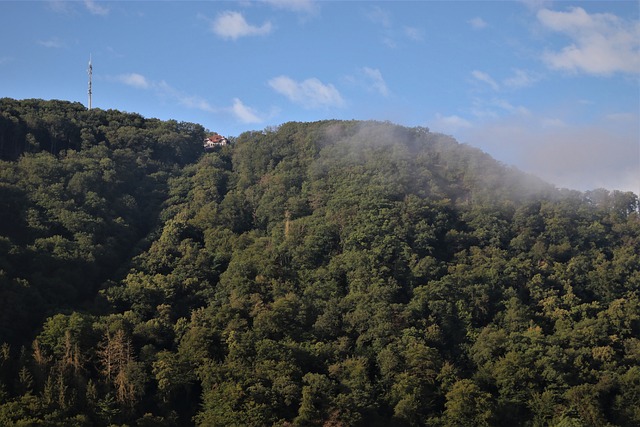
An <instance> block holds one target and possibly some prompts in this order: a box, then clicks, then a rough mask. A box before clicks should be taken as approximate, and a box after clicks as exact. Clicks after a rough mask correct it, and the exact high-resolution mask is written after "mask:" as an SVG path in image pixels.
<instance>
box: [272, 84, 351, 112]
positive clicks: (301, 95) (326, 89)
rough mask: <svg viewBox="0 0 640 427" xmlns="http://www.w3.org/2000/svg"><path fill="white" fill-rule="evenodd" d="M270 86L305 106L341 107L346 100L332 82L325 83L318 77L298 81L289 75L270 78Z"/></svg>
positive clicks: (292, 100)
mask: <svg viewBox="0 0 640 427" xmlns="http://www.w3.org/2000/svg"><path fill="white" fill-rule="evenodd" d="M269 86H271V88H272V89H274V90H275V91H276V92H278V93H279V94H281V95H284V96H286V97H287V98H288V99H289V100H290V101H291V102H294V103H296V104H298V105H301V106H303V107H305V108H319V107H341V106H343V105H344V100H343V99H342V96H341V95H340V92H338V90H337V89H336V88H335V87H334V86H333V85H332V84H330V83H329V84H324V83H322V82H321V81H320V80H318V79H316V78H310V79H307V80H304V81H302V82H296V81H295V80H293V79H291V78H290V77H287V76H279V77H275V78H273V79H271V80H269Z"/></svg>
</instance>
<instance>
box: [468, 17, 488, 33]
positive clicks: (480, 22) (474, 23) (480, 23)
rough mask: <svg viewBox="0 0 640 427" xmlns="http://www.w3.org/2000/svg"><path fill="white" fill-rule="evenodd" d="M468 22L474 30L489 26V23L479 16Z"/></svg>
mask: <svg viewBox="0 0 640 427" xmlns="http://www.w3.org/2000/svg"><path fill="white" fill-rule="evenodd" d="M467 23H469V25H471V28H473V29H474V30H482V29H483V28H487V26H488V25H489V24H487V23H486V21H485V20H484V19H482V18H480V17H479V16H476V17H475V18H472V19H470V20H468V21H467Z"/></svg>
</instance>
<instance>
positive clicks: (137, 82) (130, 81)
mask: <svg viewBox="0 0 640 427" xmlns="http://www.w3.org/2000/svg"><path fill="white" fill-rule="evenodd" d="M115 80H116V81H118V82H120V83H124V84H126V85H127V86H132V87H135V88H138V89H148V88H149V87H150V84H149V82H148V81H147V78H146V77H145V76H143V75H142V74H138V73H128V74H120V75H119V76H116V77H115Z"/></svg>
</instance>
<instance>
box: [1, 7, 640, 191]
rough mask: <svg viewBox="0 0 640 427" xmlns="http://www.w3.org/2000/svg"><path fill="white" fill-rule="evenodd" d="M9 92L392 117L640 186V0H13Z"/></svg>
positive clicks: (540, 167) (598, 181) (273, 122)
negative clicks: (89, 92)
mask: <svg viewBox="0 0 640 427" xmlns="http://www.w3.org/2000/svg"><path fill="white" fill-rule="evenodd" d="M0 37H1V39H2V40H3V43H1V44H0V97H9V98H15V99H28V98H41V99H63V100H69V101H77V102H81V103H83V104H85V105H87V104H88V99H87V98H88V96H87V86H88V75H87V68H88V63H89V60H91V64H92V70H93V74H92V83H93V97H92V104H93V107H94V108H101V109H118V110H122V111H128V112H136V113H139V114H141V115H143V116H145V117H156V118H160V119H163V120H167V119H175V120H178V121H187V122H195V123H200V124H202V125H203V126H204V127H205V128H206V129H208V130H210V131H215V132H218V133H220V134H222V135H225V136H238V135H239V134H241V133H242V132H244V131H249V130H262V129H265V128H270V127H274V126H278V125H279V124H282V123H285V122H289V121H305V122H306V121H316V120H324V119H344V120H351V119H356V120H388V121H391V122H393V123H397V124H400V125H403V126H410V127H413V126H423V127H428V128H429V129H431V131H434V132H441V133H445V134H448V135H451V136H453V137H454V138H456V139H457V140H458V141H459V142H461V143H465V144H469V145H471V146H474V147H477V148H480V149H481V150H483V151H485V152H487V153H488V154H490V155H491V156H493V157H494V158H496V159H497V160H499V161H501V162H503V163H505V164H508V165H513V166H515V167H517V168H519V169H521V170H523V171H525V172H528V173H532V174H534V175H537V176H539V177H541V178H543V179H545V180H546V181H548V182H550V183H552V184H555V185H556V186H557V187H559V188H570V189H576V190H581V191H585V190H590V189H594V188H607V189H610V190H613V189H617V190H623V191H633V192H635V193H637V194H640V2H638V1H635V0H634V1H602V2H598V1H545V0H529V1H515V0H514V1H480V0H476V1H393V2H392V1H381V2H374V1H314V0H264V1H246V0H243V1H135V0H130V1H115V0H114V1H98V0H85V1H81V0H76V1H6V0H0Z"/></svg>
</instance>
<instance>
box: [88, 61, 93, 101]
mask: <svg viewBox="0 0 640 427" xmlns="http://www.w3.org/2000/svg"><path fill="white" fill-rule="evenodd" d="M87 73H88V74H89V110H91V75H92V74H93V66H92V65H91V55H89V68H88V69H87Z"/></svg>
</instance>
